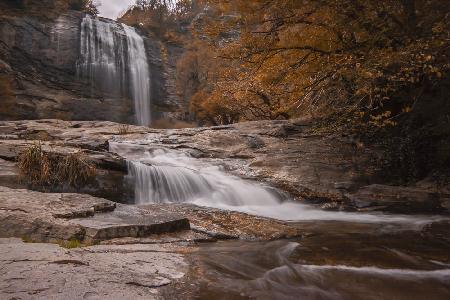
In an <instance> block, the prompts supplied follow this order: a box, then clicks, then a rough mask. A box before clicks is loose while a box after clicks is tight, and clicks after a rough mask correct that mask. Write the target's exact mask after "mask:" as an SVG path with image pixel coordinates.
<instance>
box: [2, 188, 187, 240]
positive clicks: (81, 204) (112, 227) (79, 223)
mask: <svg viewBox="0 0 450 300" xmlns="http://www.w3.org/2000/svg"><path fill="white" fill-rule="evenodd" d="M0 224H1V226H0V237H23V238H25V239H27V240H28V239H29V240H32V241H38V242H59V241H62V240H70V239H76V240H79V241H81V242H98V241H101V240H106V239H112V238H121V237H145V236H148V235H151V234H160V233H167V232H175V231H181V230H186V229H189V221H188V220H187V219H186V218H184V217H182V216H180V215H179V214H175V213H166V212H161V211H160V212H159V213H155V212H151V211H148V210H143V209H140V208H138V207H134V206H127V205H118V206H117V205H116V203H114V202H111V201H109V200H105V199H102V198H96V197H92V196H90V195H84V194H59V193H40V192H35V191H29V190H20V189H10V188H6V187H0Z"/></svg>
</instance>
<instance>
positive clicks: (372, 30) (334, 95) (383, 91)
mask: <svg viewBox="0 0 450 300" xmlns="http://www.w3.org/2000/svg"><path fill="white" fill-rule="evenodd" d="M449 22H450V15H449V7H448V5H447V3H446V1H439V0H434V1H401V0H397V1H391V0H381V1H378V0H377V1H375V0H368V1H350V0H333V1H310V0H273V1H262V0H259V1H258V0H257V1H239V0H235V1H219V0H215V1H209V3H208V7H207V9H205V11H204V13H203V14H202V15H200V16H199V17H198V18H197V19H196V20H195V21H194V22H193V25H192V32H193V36H194V37H195V41H196V42H195V43H190V49H188V51H187V53H186V54H185V56H184V57H183V58H182V59H181V60H180V65H181V70H183V71H182V72H184V75H185V78H182V79H180V80H179V81H180V82H181V84H180V86H183V84H185V83H186V82H187V81H189V80H191V79H192V78H195V82H193V83H194V84H193V85H192V87H193V88H194V89H197V90H198V91H196V92H194V91H189V92H188V93H189V95H187V96H188V97H191V101H190V103H191V105H190V107H191V112H193V113H194V114H195V115H196V116H197V118H199V119H200V120H204V121H207V120H212V119H213V120H215V121H214V122H212V123H227V122H235V121H242V120H255V119H277V118H290V117H297V116H305V115H306V116H312V117H324V116H330V115H333V114H339V115H341V116H345V122H349V121H350V122H353V121H355V122H357V123H361V122H363V123H364V124H367V125H370V126H377V127H382V126H389V125H395V123H396V120H397V118H398V117H399V116H401V115H403V114H406V113H409V112H411V111H412V110H413V109H414V107H415V106H416V104H417V102H418V101H421V90H424V89H427V87H429V86H436V85H440V84H441V82H442V81H443V80H445V78H446V77H447V76H448V69H449V63H448V61H449V57H448V56H449V38H448V36H449V28H450V26H449V25H450V24H449ZM185 69H190V72H185V71H184V70H185ZM185 91H186V89H185V88H183V89H182V90H181V93H185ZM184 95H185V94H184ZM185 96H186V95H185ZM221 110H222V112H221V113H219V112H220V111H221ZM223 113H225V114H226V115H228V116H230V117H228V118H224V117H223ZM231 115H232V117H231Z"/></svg>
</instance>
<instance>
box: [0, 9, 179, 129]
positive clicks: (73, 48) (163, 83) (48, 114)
mask: <svg viewBox="0 0 450 300" xmlns="http://www.w3.org/2000/svg"><path fill="white" fill-rule="evenodd" d="M84 17H85V15H84V14H83V13H81V12H77V11H66V12H64V13H61V14H58V15H57V16H52V17H42V15H38V14H31V13H30V14H28V13H27V14H26V15H24V14H12V13H10V12H7V11H5V12H4V13H3V14H1V15H0V76H1V78H0V79H1V80H3V81H7V84H4V85H6V86H7V88H8V89H10V90H11V91H10V94H11V96H10V97H6V96H3V97H0V98H1V100H2V102H3V105H2V106H1V107H0V119H3V120H5V119H9V120H14V119H40V118H58V119H63V120H110V121H116V122H122V123H133V122H134V117H133V114H134V112H133V103H132V100H131V99H130V96H129V95H127V94H125V95H124V94H122V95H112V94H111V93H109V91H105V90H102V89H101V88H100V87H97V86H93V87H92V88H89V84H87V82H86V80H83V79H81V78H80V76H77V68H76V66H77V63H78V62H79V60H80V44H81V43H80V41H81V22H82V20H83V18H84ZM100 22H105V23H114V21H112V20H109V19H100ZM117 26H118V27H120V26H121V25H117ZM143 39H144V43H145V49H146V52H147V53H146V54H147V59H148V66H149V72H150V74H151V83H150V86H151V88H150V91H151V99H152V106H153V107H152V115H153V117H154V118H158V116H160V115H161V112H164V111H170V110H173V108H174V107H175V106H176V105H177V103H175V101H176V100H174V98H173V97H171V96H168V95H167V90H168V89H169V88H168V86H169V83H168V82H169V80H168V73H170V70H168V69H170V68H171V66H170V65H169V64H168V63H167V61H168V60H167V59H165V58H163V57H162V56H163V54H162V53H164V51H162V50H161V43H160V42H159V41H157V40H156V39H150V38H147V37H143Z"/></svg>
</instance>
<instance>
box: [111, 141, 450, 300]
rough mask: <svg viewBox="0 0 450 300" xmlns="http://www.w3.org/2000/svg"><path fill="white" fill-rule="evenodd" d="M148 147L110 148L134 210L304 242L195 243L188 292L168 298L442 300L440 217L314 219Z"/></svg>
mask: <svg viewBox="0 0 450 300" xmlns="http://www.w3.org/2000/svg"><path fill="white" fill-rule="evenodd" d="M151 144H152V143H148V141H143V142H142V144H139V142H137V143H136V142H111V143H110V150H111V151H113V152H116V153H119V154H120V155H122V156H124V157H125V158H127V160H128V168H129V177H130V178H129V179H130V181H131V182H133V184H134V190H135V202H136V204H148V203H170V202H188V203H193V204H197V205H200V206H208V207H215V208H220V209H227V210H234V211H241V212H246V213H250V214H255V215H260V216H266V217H272V218H276V219H280V220H289V221H290V224H291V225H292V226H297V227H299V228H301V229H302V232H304V233H305V236H304V237H303V238H301V239H294V240H278V241H269V242H249V241H221V242H217V243H211V244H200V245H198V246H197V251H196V252H194V254H192V256H191V258H192V259H193V263H192V264H193V265H194V267H193V270H192V271H191V273H190V279H188V285H187V286H188V287H187V288H186V285H183V286H182V287H180V288H173V287H172V288H171V289H170V290H168V291H167V296H168V297H169V298H171V297H178V296H179V295H180V294H183V295H185V296H186V297H187V296H188V295H191V296H192V298H195V299H227V300H228V299H405V300H410V299H437V300H440V299H450V261H449V260H450V258H449V256H448V253H450V245H449V243H448V242H446V241H445V239H444V240H442V239H437V238H436V236H435V235H433V234H431V235H430V234H429V233H428V232H427V231H426V230H425V229H424V228H426V226H427V224H430V223H431V222H434V221H439V220H443V219H446V218H445V217H439V216H434V217H433V216H404V215H387V214H367V213H361V214H360V213H345V212H327V211H322V210H319V209H315V208H313V207H311V206H308V205H304V204H300V203H297V202H294V201H291V200H290V199H289V198H288V197H286V196H285V195H283V193H280V192H278V191H277V190H275V189H273V188H270V187H269V186H266V185H263V184H260V183H258V182H253V181H246V180H242V179H241V178H238V177H236V176H233V175H230V174H228V173H227V172H225V170H224V169H223V167H221V166H220V164H215V163H211V161H205V160H201V159H196V158H194V157H191V156H190V155H189V154H187V153H185V152H182V151H176V150H171V149H167V148H164V147H162V146H158V145H151ZM424 230H425V231H424ZM190 293H191V294H190Z"/></svg>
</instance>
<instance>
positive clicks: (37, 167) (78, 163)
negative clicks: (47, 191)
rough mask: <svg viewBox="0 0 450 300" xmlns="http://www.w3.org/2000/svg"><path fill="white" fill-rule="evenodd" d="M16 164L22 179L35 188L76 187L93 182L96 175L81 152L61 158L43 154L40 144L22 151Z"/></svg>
mask: <svg viewBox="0 0 450 300" xmlns="http://www.w3.org/2000/svg"><path fill="white" fill-rule="evenodd" d="M18 163H19V169H20V172H21V175H22V177H23V178H25V179H26V180H27V181H28V182H29V183H30V184H32V185H35V186H56V185H70V186H72V187H78V186H80V185H83V184H86V183H88V182H89V181H91V180H93V179H94V178H95V175H96V168H95V166H94V165H93V164H92V163H91V162H90V161H89V160H88V159H87V157H86V156H85V155H84V154H83V153H82V152H76V153H71V154H68V155H67V156H65V157H63V158H61V157H60V156H59V155H55V154H53V155H52V154H51V153H46V152H44V151H43V150H42V146H41V144H40V143H39V144H34V145H32V146H30V147H28V148H27V149H26V150H25V151H23V152H22V153H21V154H20V155H19V159H18Z"/></svg>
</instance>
